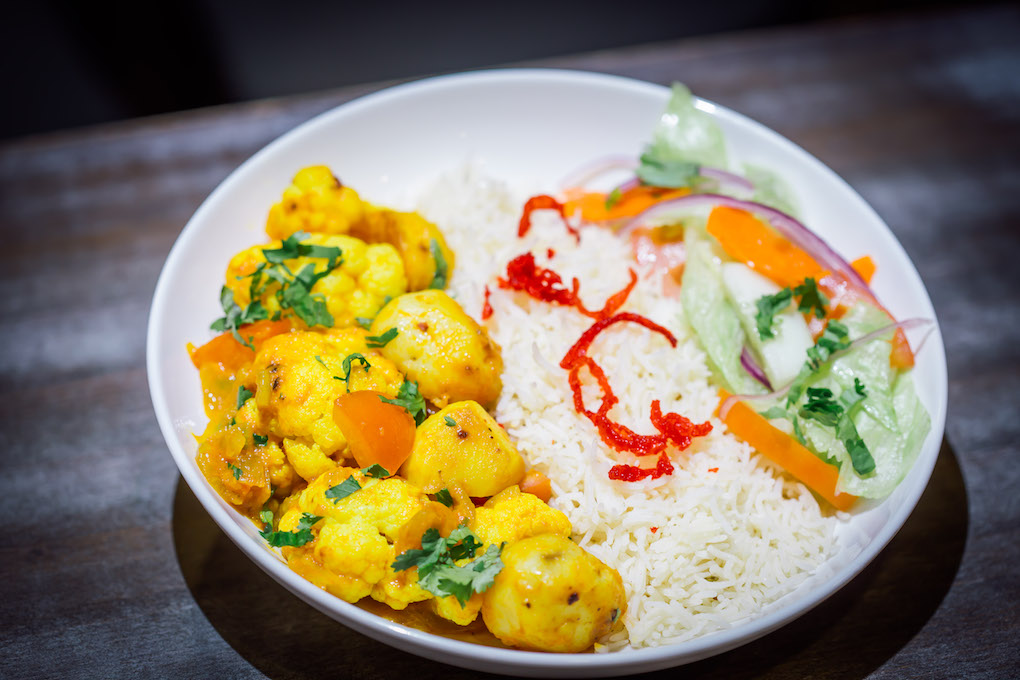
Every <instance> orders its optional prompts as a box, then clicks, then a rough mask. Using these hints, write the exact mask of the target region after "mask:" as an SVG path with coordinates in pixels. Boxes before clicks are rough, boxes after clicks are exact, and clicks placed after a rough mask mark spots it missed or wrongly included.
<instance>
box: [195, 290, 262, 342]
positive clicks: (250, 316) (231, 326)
mask: <svg viewBox="0 0 1020 680" xmlns="http://www.w3.org/2000/svg"><path fill="white" fill-rule="evenodd" d="M220 307H222V308H223V316H222V317H220V318H219V319H216V320H215V321H213V322H212V324H210V325H209V328H211V329H212V330H214V331H220V332H222V331H230V333H231V335H233V336H234V339H235V340H237V341H238V342H239V343H241V344H242V345H244V346H245V347H247V348H248V349H250V350H252V351H253V352H254V351H255V345H254V343H253V342H252V337H251V336H248V339H247V340H245V339H244V338H242V337H241V334H240V333H239V332H238V329H239V328H240V327H241V326H243V325H244V324H248V323H254V322H256V321H262V320H263V319H265V318H266V317H267V316H268V315H269V313H268V312H267V311H266V308H265V307H263V306H262V303H261V302H259V301H258V300H256V301H254V302H252V303H250V304H249V305H248V306H247V307H245V308H244V309H241V308H240V306H238V304H237V303H236V302H235V301H234V292H233V291H232V290H230V289H229V288H227V287H226V286H223V287H222V288H221V289H220Z"/></svg>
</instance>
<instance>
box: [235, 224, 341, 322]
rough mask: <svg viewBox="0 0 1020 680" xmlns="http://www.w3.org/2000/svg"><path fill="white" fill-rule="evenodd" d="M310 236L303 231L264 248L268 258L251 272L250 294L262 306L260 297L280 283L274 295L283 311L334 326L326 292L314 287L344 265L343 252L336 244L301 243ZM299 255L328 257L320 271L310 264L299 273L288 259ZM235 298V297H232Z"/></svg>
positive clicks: (262, 310) (302, 318)
mask: <svg viewBox="0 0 1020 680" xmlns="http://www.w3.org/2000/svg"><path fill="white" fill-rule="evenodd" d="M307 236H308V235H307V234H305V233H303V232H298V233H296V234H292V235H291V236H289V237H287V238H286V239H284V240H283V241H282V242H281V243H280V247H279V248H265V249H263V251H262V255H263V256H264V257H265V258H266V261H265V262H263V263H261V264H259V266H258V267H257V268H256V269H255V271H254V272H252V273H251V274H250V275H249V276H250V277H251V283H250V284H249V291H248V292H249V296H250V297H251V299H252V300H256V302H253V303H252V305H259V308H260V309H261V307H262V306H261V304H260V303H259V302H257V300H258V298H260V297H261V296H262V295H263V294H264V293H265V292H266V289H267V287H268V286H269V284H270V283H273V282H276V283H277V284H279V287H278V288H277V290H276V291H275V293H274V296H275V297H276V300H277V302H278V303H279V305H280V310H284V309H289V310H291V311H292V312H294V314H295V315H297V316H298V318H300V319H301V320H302V321H304V322H305V324H307V325H308V326H327V327H328V326H332V325H333V316H332V315H331V314H330V313H329V309H328V308H327V307H326V301H325V299H324V298H323V296H322V295H319V294H313V293H312V292H311V290H312V287H313V286H314V285H315V284H316V283H317V282H318V281H319V279H321V278H323V277H325V276H327V275H328V274H329V273H330V272H332V271H333V270H334V269H336V268H337V267H339V266H340V265H341V264H343V259H342V258H341V254H342V253H341V250H340V249H339V248H336V247H332V246H320V245H314V244H311V243H301V242H300V239H302V238H307ZM298 257H311V258H318V259H324V260H326V261H327V262H326V266H325V267H324V268H323V270H322V271H320V272H316V271H315V265H314V264H311V263H309V264H306V265H305V266H304V267H303V268H302V269H301V270H300V271H298V273H296V274H295V273H294V272H293V271H291V269H290V268H289V267H288V266H287V264H286V262H287V260H293V259H295V258H298ZM232 301H233V298H231V302H232ZM252 305H249V307H251V306H252ZM224 310H226V306H224ZM256 311H257V310H256ZM245 313H247V310H246V312H245ZM261 313H262V316H261V318H263V319H264V318H266V316H267V313H266V311H265V309H261ZM279 316H280V312H279V311H277V312H276V313H275V314H274V315H273V318H274V319H276V318H279ZM228 320H229V313H228Z"/></svg>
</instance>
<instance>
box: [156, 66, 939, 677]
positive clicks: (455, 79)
mask: <svg viewBox="0 0 1020 680" xmlns="http://www.w3.org/2000/svg"><path fill="white" fill-rule="evenodd" d="M535 81H541V82H544V83H552V84H563V85H577V84H587V85H596V86H603V87H606V88H607V90H614V91H617V92H621V91H623V92H631V93H635V94H641V95H645V96H647V95H649V94H653V95H656V96H661V97H662V98H663V101H664V102H665V99H666V97H667V96H668V93H669V89H668V88H667V87H665V86H662V85H657V84H653V83H649V82H644V81H640V80H635V79H631V78H626V77H622V76H615V75H607V74H602V73H595V72H588V71H576V70H565V69H541V68H508V69H486V70H478V71H470V72H466V73H455V74H450V75H443V76H437V77H431V78H424V79H421V80H416V81H412V82H408V83H404V84H400V85H396V86H393V87H389V88H386V89H383V90H379V91H377V92H374V93H371V94H368V95H365V96H362V97H359V98H356V99H354V100H351V101H349V102H347V103H344V104H341V105H339V106H337V107H334V108H332V109H329V110H327V111H325V112H323V113H321V114H319V115H317V116H315V117H313V118H311V119H310V120H308V121H306V122H304V123H302V124H300V125H298V126H297V127H295V128H293V129H291V130H290V131H288V132H286V133H284V134H283V135H281V136H280V137H278V138H276V139H275V140H274V141H272V142H270V143H269V144H268V145H266V146H265V147H263V148H262V149H260V150H259V151H258V152H256V153H255V154H254V155H252V156H251V157H249V158H248V159H247V160H245V161H244V162H243V163H242V164H241V165H240V166H239V167H237V168H236V169H235V170H233V171H232V172H231V173H230V174H229V175H228V176H227V177H226V178H225V179H224V180H223V181H222V182H220V184H219V185H218V186H217V187H216V188H215V189H214V190H213V191H212V193H210V194H209V196H208V197H207V198H206V199H205V200H204V201H203V202H202V204H201V205H200V206H199V207H198V209H197V210H196V211H195V213H194V214H193V215H192V217H191V218H190V219H189V220H188V222H187V224H186V225H185V226H184V228H183V229H182V231H181V233H180V234H179V235H178V237H177V239H176V240H175V242H174V244H173V246H172V248H171V249H170V252H169V254H168V256H167V259H166V261H165V262H164V264H163V267H162V270H161V271H160V275H159V278H158V280H157V283H156V288H155V292H154V295H153V300H152V305H151V307H150V312H149V319H148V326H147V337H146V372H147V375H148V382H149V393H150V397H151V399H152V403H153V407H154V410H155V413H156V418H157V421H158V423H159V427H160V430H161V432H162V434H163V438H164V440H165V441H166V443H167V446H168V448H169V449H170V452H171V455H172V456H173V458H174V461H175V462H176V464H177V467H178V469H179V471H180V473H181V475H182V476H183V477H184V479H185V481H186V482H187V484H188V486H189V487H190V488H191V490H192V491H193V492H194V493H195V496H196V497H197V498H198V500H199V502H200V503H201V504H202V506H203V507H204V508H205V510H206V512H208V513H209V515H210V516H211V517H212V518H213V520H214V521H215V522H216V524H217V525H219V527H220V529H221V530H223V531H224V533H226V534H227V536H228V537H229V538H230V539H231V540H232V541H233V542H234V543H235V544H236V545H237V546H238V547H239V548H240V549H241V551H242V552H243V553H245V555H247V556H248V558H249V559H251V560H252V561H253V562H255V564H257V565H258V566H259V567H260V568H261V569H262V570H263V571H265V572H266V573H268V574H269V575H270V576H272V577H273V578H274V580H276V581H277V582H278V583H280V584H281V585H283V586H284V587H286V588H287V589H288V590H290V591H291V592H292V593H294V594H295V595H297V596H298V597H299V598H301V599H302V600H304V601H305V602H307V603H308V604H310V605H312V606H314V607H315V608H316V609H318V610H320V611H322V612H324V613H326V614H327V615H328V616H330V617H332V618H334V619H336V620H338V621H339V622H341V623H343V624H344V625H346V626H348V627H350V628H353V629H354V630H356V631H358V632H361V633H363V634H365V635H368V636H369V637H371V638H374V639H376V640H378V641H380V642H383V643H385V644H388V645H391V646H394V647H397V648H399V649H405V650H408V651H411V652H412V653H415V654H418V655H420V656H424V657H426V658H430V659H433V660H436V661H441V662H443V663H448V664H453V665H457V666H462V667H465V668H472V669H483V668H484V669H485V670H489V671H494V672H504V673H511V672H512V673H523V674H528V675H534V674H541V673H550V672H553V673H556V674H559V675H565V674H566V675H570V674H572V673H577V674H584V675H591V674H598V675H608V674H611V673H621V672H622V673H637V672H644V671H648V670H655V669H660V668H666V667H671V666H678V665H682V664H686V663H691V662H694V661H697V660H699V659H703V658H706V657H709V656H713V655H716V654H720V653H723V652H725V651H728V650H730V649H733V648H735V647H738V646H741V645H743V644H746V643H748V642H751V641H753V640H755V639H757V638H760V637H762V636H764V635H766V634H768V633H770V632H772V631H774V630H776V629H777V628H779V627H781V626H783V625H785V624H787V623H789V622H791V621H793V620H794V619H796V618H799V617H800V616H802V615H803V614H805V613H806V612H807V611H809V610H811V609H812V608H814V607H815V606H817V605H818V604H820V603H821V602H823V601H824V600H825V599H827V598H828V597H831V596H832V595H833V594H835V593H836V592H838V591H839V590H840V589H841V588H842V587H843V586H845V585H846V584H847V583H849V582H850V581H851V580H852V579H853V578H854V577H855V576H856V575H857V574H859V573H860V572H861V571H862V570H863V569H864V568H865V567H866V566H867V565H868V564H869V563H870V562H871V561H872V560H873V559H874V558H875V557H876V556H877V555H878V553H879V552H881V551H882V550H883V549H884V548H885V547H886V545H887V544H888V543H889V542H890V541H891V540H892V538H893V536H895V535H896V533H897V532H898V531H899V529H900V528H901V527H902V526H903V524H904V523H905V521H906V519H907V517H908V516H909V515H910V513H911V512H912V511H913V509H914V507H915V506H916V505H917V502H918V500H919V499H920V497H921V494H922V493H923V492H924V490H925V489H926V488H927V485H928V482H929V480H930V477H931V473H932V470H933V469H934V466H935V462H936V460H937V458H938V455H939V448H940V443H939V442H941V441H942V439H943V437H944V434H945V418H946V407H947V400H948V380H947V370H946V358H945V349H944V345H943V340H942V335H941V331H940V328H939V325H938V320H937V317H936V315H935V311H934V308H933V307H932V304H931V297H930V295H929V294H928V291H927V289H926V288H925V286H924V282H923V281H922V280H921V277H920V275H919V274H918V272H917V269H916V267H915V266H914V264H913V262H912V261H911V260H910V258H909V257H908V256H907V254H906V252H905V251H904V250H903V247H902V245H901V244H900V243H899V241H898V240H897V239H896V236H895V234H894V233H893V232H892V230H891V229H890V228H889V227H888V225H887V224H886V223H885V221H884V220H883V219H882V218H881V217H880V216H879V215H878V214H877V213H876V212H875V210H874V209H873V208H872V207H871V206H870V205H869V204H868V203H867V202H866V201H865V200H864V199H863V198H862V197H861V196H860V194H858V193H857V191H856V190H854V189H853V188H852V187H851V186H850V185H849V183H847V182H846V180H844V179H843V178H842V177H840V176H839V175H838V174H836V173H835V172H834V171H833V170H832V169H830V168H829V167H828V166H826V165H825V164H823V163H822V162H821V161H820V160H818V159H817V158H815V157H814V156H813V155H811V154H809V153H808V152H807V151H805V150H804V149H802V148H801V147H800V146H798V145H797V144H795V143H794V142H792V141H790V140H789V139H787V138H786V137H783V136H782V135H780V134H779V133H777V132H775V131H773V130H772V129H770V128H768V127H766V126H764V125H763V124H761V123H758V122H757V121H754V120H753V119H751V118H749V117H747V116H744V115H743V114H740V113H737V112H735V111H733V110H731V109H728V108H726V107H724V106H721V105H718V104H715V103H713V102H710V101H708V100H705V99H702V98H698V97H696V98H695V103H696V106H697V108H698V109H700V110H702V111H704V112H706V113H709V114H710V115H713V116H717V117H720V118H729V119H731V120H732V121H733V122H734V123H736V124H739V125H743V126H746V127H749V128H750V129H751V130H752V131H753V132H754V133H755V134H756V135H761V136H763V137H765V138H766V139H768V140H769V141H770V142H771V143H774V144H778V145H780V146H784V147H786V149H787V151H789V152H791V153H792V154H793V155H794V156H796V157H797V158H798V160H799V161H801V162H803V163H805V164H806V165H807V166H808V167H810V168H811V170H812V172H817V173H820V174H821V175H823V176H826V177H827V179H828V180H830V181H833V180H834V181H835V182H836V183H837V184H838V185H840V187H841V189H842V190H844V191H845V192H846V193H847V195H848V199H849V200H852V201H855V202H856V203H858V204H859V207H861V208H862V209H863V210H864V211H865V213H867V214H868V216H869V217H870V218H871V219H873V220H874V221H875V222H877V223H878V224H879V225H881V227H882V228H883V229H884V230H885V232H887V233H886V236H888V237H889V238H890V239H891V241H892V245H893V248H894V251H896V252H895V254H896V255H898V256H899V259H900V260H902V261H903V262H905V263H906V265H907V266H908V267H909V270H908V271H907V272H906V274H907V275H908V276H910V277H913V278H914V279H915V280H916V282H917V283H918V285H919V286H920V288H921V290H922V291H923V293H924V298H925V302H926V303H927V307H928V310H927V313H928V315H929V316H930V318H931V319H932V320H933V321H934V322H935V325H934V329H933V332H932V333H931V335H930V336H929V337H928V339H927V344H926V350H927V351H929V352H934V353H935V354H937V356H936V357H935V370H936V374H935V375H934V378H935V383H936V388H937V392H938V393H937V394H936V395H935V399H936V401H935V408H934V409H933V412H932V413H931V414H930V416H931V422H932V430H933V432H935V433H936V434H937V436H936V437H935V438H934V439H931V434H929V438H926V443H927V442H930V441H935V442H936V445H935V451H934V452H929V451H927V447H926V448H923V449H922V451H921V452H920V454H919V455H918V458H917V460H915V462H914V468H915V469H914V470H912V472H911V474H915V475H917V474H919V475H922V476H923V480H922V482H923V483H919V484H917V485H916V488H913V489H911V491H910V493H909V494H908V495H907V496H906V497H905V498H904V501H903V503H902V505H901V506H900V507H899V508H898V509H897V511H896V512H895V513H893V514H891V515H890V516H889V518H888V520H887V521H886V522H885V524H884V525H883V526H882V528H881V529H880V530H879V532H878V534H877V535H876V536H875V537H874V538H873V539H872V540H871V541H870V542H869V543H868V544H867V545H866V546H865V547H864V548H863V549H862V550H861V551H860V553H859V554H858V555H856V556H855V557H854V558H853V559H852V560H850V561H849V562H848V563H847V564H845V565H844V566H842V567H841V568H839V569H838V570H836V571H835V572H834V573H833V574H832V575H831V576H830V577H829V578H828V579H826V580H825V581H824V582H823V584H822V585H824V587H821V586H820V587H818V588H817V589H816V592H813V593H811V594H810V595H805V596H802V597H799V598H797V599H794V600H792V601H791V602H788V603H786V604H781V605H779V606H774V608H773V609H772V611H769V612H767V613H765V614H763V615H761V616H758V617H755V618H752V619H749V620H744V621H741V622H738V623H736V624H734V625H733V626H732V627H731V628H727V629H724V630H720V631H716V632H713V633H709V634H706V635H703V636H700V637H697V638H694V639H692V640H688V641H685V642H680V643H676V644H671V645H663V646H660V647H647V648H641V649H628V650H621V651H618V652H612V653H608V654H599V653H595V654H592V653H581V654H556V653H547V652H533V651H524V650H517V649H502V648H498V647H489V646H485V645H479V644H476V643H471V642H466V641H461V640H454V639H450V638H445V637H442V636H438V635H433V634H431V633H426V632H424V631H420V630H417V629H413V628H409V627H406V626H403V625H401V624H398V623H395V622H392V621H389V620H387V619H384V618H382V617H380V616H377V615H375V614H372V613H370V612H368V611H366V610H363V609H361V608H360V607H357V606H356V605H354V604H350V603H348V602H346V601H344V600H341V599H340V598H338V597H335V596H333V595H331V594H329V593H327V592H325V591H324V590H321V589H319V588H318V587H316V586H314V585H313V584H311V583H310V582H309V581H306V580H305V579H303V578H301V577H300V576H298V575H297V574H296V573H294V572H293V571H291V570H290V569H289V568H288V567H287V566H286V564H285V563H283V562H282V561H281V560H280V559H279V558H278V556H277V555H276V554H275V553H273V552H271V551H270V550H269V549H268V548H266V547H265V546H263V545H260V544H258V542H256V541H254V540H253V539H252V538H251V537H250V536H249V535H248V534H246V533H245V532H244V531H243V530H242V529H241V526H240V525H239V524H238V523H237V521H236V520H235V518H234V517H232V516H231V514H230V513H231V512H233V513H234V514H237V513H236V511H231V510H228V508H227V507H226V504H225V503H224V502H223V501H222V499H220V498H219V496H218V495H217V494H216V493H215V491H214V490H213V489H212V487H211V486H210V485H209V484H208V482H207V481H206V480H205V478H204V477H203V476H202V475H201V472H200V471H199V470H198V467H197V466H195V465H194V461H193V459H192V458H191V457H190V456H189V455H188V453H187V452H186V451H185V450H184V448H183V447H182V446H180V444H179V442H178V441H177V437H178V434H177V431H176V428H175V423H174V420H173V418H172V416H171V414H170V412H169V407H168V405H167V400H166V397H165V383H166V381H167V379H168V377H167V376H165V375H164V374H163V372H162V370H161V368H160V362H159V358H160V357H161V356H162V354H163V352H164V350H165V348H164V347H163V343H162V342H161V337H162V328H163V326H164V324H165V321H164V318H163V315H162V311H163V309H164V307H165V306H166V304H167V300H168V298H169V296H170V295H171V294H172V290H171V286H170V278H171V274H170V273H171V272H172V271H173V270H175V269H176V268H178V267H179V266H180V263H179V262H178V261H179V260H180V258H181V253H182V252H183V251H184V250H185V249H186V246H187V245H188V244H189V243H190V242H191V241H193V240H195V239H197V237H198V235H199V227H198V225H200V224H202V223H203V222H204V221H205V216H206V214H207V213H209V212H210V211H211V210H212V206H213V205H215V204H216V203H217V202H218V201H219V200H220V196H222V195H224V194H226V193H227V192H228V190H229V188H230V187H231V186H233V185H235V184H239V183H242V182H244V180H245V178H246V177H247V176H248V175H249V174H251V173H253V172H254V171H255V169H256V168H257V167H258V166H259V164H260V162H261V160H262V159H263V158H264V157H265V156H267V155H270V154H272V153H273V152H274V151H275V150H276V149H278V148H280V147H285V146H287V145H288V144H290V143H291V142H292V140H295V139H297V138H299V137H302V136H305V135H314V134H315V133H316V131H317V130H318V129H320V128H322V127H326V126H329V125H331V124H333V121H334V119H336V118H338V117H341V118H342V117H345V116H352V115H356V114H358V113H359V112H361V111H363V110H366V109H372V108H374V107H380V106H386V105H389V104H390V103H392V102H394V101H398V100H401V99H404V98H407V97H413V96H415V95H417V94H419V93H423V92H433V93H434V92H442V91H444V90H450V89H457V88H460V87H463V86H465V85H472V84H479V83H483V82H487V83H492V82H497V83H498V82H505V83H520V82H535ZM171 379H172V377H171Z"/></svg>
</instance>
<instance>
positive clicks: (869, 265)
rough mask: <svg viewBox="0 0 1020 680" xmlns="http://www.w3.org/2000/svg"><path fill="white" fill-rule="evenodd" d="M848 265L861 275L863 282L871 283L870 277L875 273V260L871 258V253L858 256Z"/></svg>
mask: <svg viewBox="0 0 1020 680" xmlns="http://www.w3.org/2000/svg"><path fill="white" fill-rule="evenodd" d="M850 266H851V267H853V268H854V271H856V272H857V273H858V274H860V275H861V278H862V279H864V283H867V284H868V285H871V277H872V276H874V275H875V261H874V260H872V259H871V255H864V256H862V257H858V258H857V259H856V260H854V261H853V262H851V263H850Z"/></svg>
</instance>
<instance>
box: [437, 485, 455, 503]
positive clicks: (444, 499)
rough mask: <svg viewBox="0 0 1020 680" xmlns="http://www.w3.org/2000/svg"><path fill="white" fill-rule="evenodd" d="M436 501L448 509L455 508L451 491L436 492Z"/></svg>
mask: <svg viewBox="0 0 1020 680" xmlns="http://www.w3.org/2000/svg"><path fill="white" fill-rule="evenodd" d="M436 501H438V502H439V503H442V504H443V505H445V506H446V507H448V508H452V507H453V494H451V493H450V490H449V489H440V490H439V491H437V492H436Z"/></svg>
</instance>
